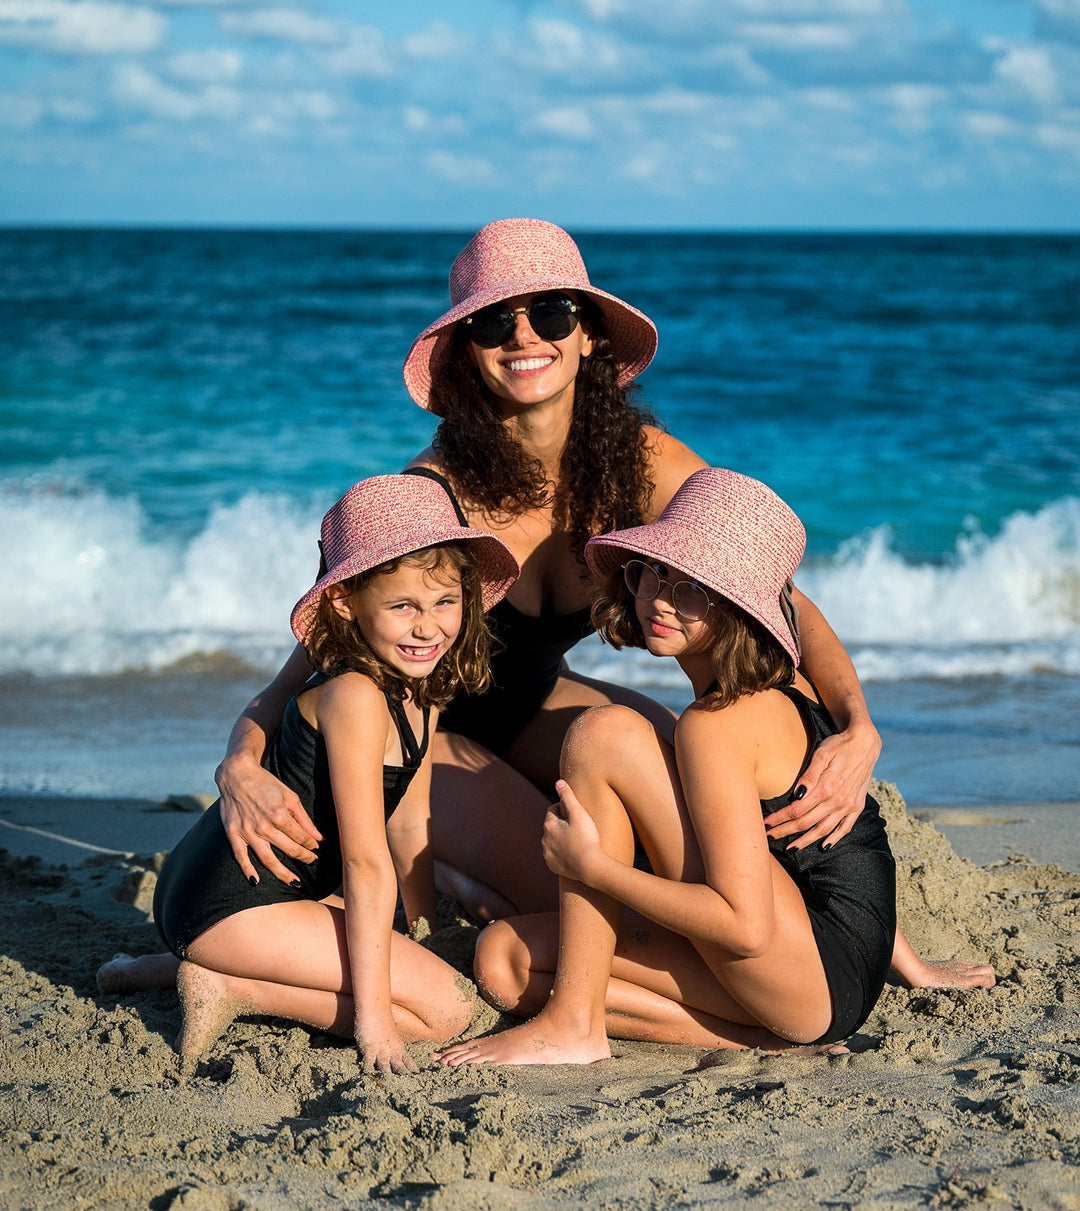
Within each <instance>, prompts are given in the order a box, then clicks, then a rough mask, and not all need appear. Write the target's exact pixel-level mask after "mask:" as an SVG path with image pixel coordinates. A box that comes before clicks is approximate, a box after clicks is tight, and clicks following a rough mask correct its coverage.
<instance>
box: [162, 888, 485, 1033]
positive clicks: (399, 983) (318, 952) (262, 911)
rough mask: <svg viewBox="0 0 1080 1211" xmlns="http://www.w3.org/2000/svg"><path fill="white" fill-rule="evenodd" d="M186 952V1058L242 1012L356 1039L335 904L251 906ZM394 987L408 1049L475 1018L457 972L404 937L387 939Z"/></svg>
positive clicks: (341, 919)
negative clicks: (303, 1024)
mask: <svg viewBox="0 0 1080 1211" xmlns="http://www.w3.org/2000/svg"><path fill="white" fill-rule="evenodd" d="M188 955H189V959H190V962H185V963H183V964H182V965H181V967H180V972H179V981H178V983H179V989H180V999H181V1008H182V1011H183V1019H184V1021H183V1027H182V1029H181V1032H180V1037H179V1039H178V1047H179V1049H180V1050H181V1052H182V1053H183V1054H186V1055H191V1054H198V1053H199V1052H200V1051H202V1050H205V1048H206V1047H208V1046H209V1045H210V1043H212V1042H213V1040H214V1039H215V1038H216V1037H217V1036H218V1035H219V1034H220V1033H221V1031H222V1030H223V1029H224V1028H225V1026H227V1025H228V1023H229V1022H230V1021H232V1019H233V1018H234V1017H236V1016H237V1015H238V1014H241V1013H259V1014H267V1015H270V1016H274V1017H284V1018H289V1019H291V1020H293V1021H298V1022H304V1023H305V1024H307V1025H310V1026H315V1027H316V1028H318V1029H320V1030H327V1031H330V1032H333V1033H338V1034H345V1035H349V1034H351V1032H352V1022H353V1003H352V986H351V980H350V973H349V961H348V951H347V947H346V940H345V916H344V913H343V912H342V910H341V909H340V908H338V907H336V906H334V905H332V904H318V903H314V902H303V903H294V904H275V905H266V906H262V907H259V908H251V909H247V910H246V911H244V912H240V913H237V914H235V915H234V916H232V917H228V918H226V920H224V921H220V922H219V923H218V924H217V925H214V926H212V927H211V928H210V929H208V930H206V932H205V933H203V934H201V935H200V936H199V937H198V938H196V939H195V941H194V942H193V943H192V944H191V946H190V947H189V949H188ZM390 990H391V998H392V1005H391V1009H392V1012H393V1015H394V1021H395V1022H396V1024H397V1027H398V1030H399V1031H400V1033H401V1037H402V1038H403V1039H404V1041H405V1042H417V1041H419V1040H421V1039H425V1040H426V1039H440V1038H451V1037H453V1035H455V1034H459V1033H460V1032H461V1031H462V1030H464V1029H465V1027H466V1026H467V1025H468V1023H469V1020H470V1018H471V1016H472V998H471V997H470V996H469V995H468V994H467V993H466V992H465V991H464V990H463V988H462V986H461V981H460V980H459V977H458V975H457V973H456V972H455V971H454V969H453V968H452V967H450V966H449V965H448V964H447V963H444V962H443V960H442V959H440V958H438V957H437V956H436V955H434V954H432V953H431V952H430V951H428V950H425V949H424V947H422V946H419V945H417V944H416V943H415V942H413V941H412V940H411V939H409V938H406V937H404V936H403V935H402V934H398V933H394V934H392V935H391V948H390Z"/></svg>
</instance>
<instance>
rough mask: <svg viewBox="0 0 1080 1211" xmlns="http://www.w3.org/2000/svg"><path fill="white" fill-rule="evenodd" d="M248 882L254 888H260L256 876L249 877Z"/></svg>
mask: <svg viewBox="0 0 1080 1211" xmlns="http://www.w3.org/2000/svg"><path fill="white" fill-rule="evenodd" d="M248 882H249V883H250V884H251V886H252V887H258V886H259V880H258V879H256V878H255V876H254V875H248Z"/></svg>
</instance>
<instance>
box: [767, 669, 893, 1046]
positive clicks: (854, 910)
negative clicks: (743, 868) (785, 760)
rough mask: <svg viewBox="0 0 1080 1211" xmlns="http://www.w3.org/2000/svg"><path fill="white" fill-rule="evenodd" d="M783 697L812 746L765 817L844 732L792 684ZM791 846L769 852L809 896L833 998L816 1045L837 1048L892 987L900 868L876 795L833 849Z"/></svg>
mask: <svg viewBox="0 0 1080 1211" xmlns="http://www.w3.org/2000/svg"><path fill="white" fill-rule="evenodd" d="M782 692H783V693H784V694H786V695H787V696H788V698H790V699H791V701H792V702H793V703H794V704H795V706H796V707H797V708H798V711H799V714H800V715H801V716H802V720H803V725H804V726H805V728H806V732H807V736H808V737H809V739H810V748H809V751H808V753H807V755H806V761H805V762H804V763H803V767H802V769H801V770H800V771H799V777H798V778H796V780H795V782H794V783H793V784H792V787H791V790H789V791H788V792H787V793H786V794H783V795H777V796H776V798H774V799H762V801H761V814H762V815H763V816H768V815H771V814H772V813H773V812H775V811H779V810H780V808H782V807H787V806H788V804H789V803H791V801H792V799H793V798H794V791H795V788H796V787H797V786H798V784H799V779H800V778H801V777H802V776H803V773H804V772H805V771H806V767H807V766H808V765H809V764H810V758H811V757H812V756H813V755H814V753H815V752H816V750H817V748H818V746H819V745H820V744H821V742H822V741H823V740H824V739H825V738H826V737H828V736H835V735H836V733H837V731H838V729H837V727H836V724H835V723H833V721H832V717H831V716H830V715H829V712H828V711H827V710H826V709H825V707H824V706H822V705H821V703H819V702H815V701H813V699H811V698H807V697H806V695H805V694H802V693H800V692H799V691H798V690H797V689H795V688H794V687H792V686H786V687H783V688H782ZM792 840H793V838H791V837H782V838H778V839H776V838H772V837H770V838H769V852H770V853H771V854H772V856H773V857H774V858H775V859H776V860H777V862H779V863H780V865H781V866H782V867H783V868H784V870H786V871H787V873H788V874H789V875H790V876H791V878H792V881H793V882H794V883H795V885H796V887H798V889H799V891H800V893H801V894H802V898H803V901H804V903H805V904H806V911H807V914H808V916H809V917H810V926H811V928H812V929H813V931H814V940H815V941H816V942H817V948H818V953H819V954H820V955H821V963H822V966H823V967H824V968H825V979H826V981H827V983H828V985H829V994H830V996H831V997H832V1007H833V1016H832V1021H831V1022H830V1024H829V1029H828V1030H827V1031H826V1032H825V1033H824V1034H823V1035H822V1036H821V1038H820V1039H816V1040H814V1041H815V1042H817V1043H835V1042H837V1041H838V1040H839V1039H844V1038H847V1037H848V1036H849V1035H851V1034H854V1032H855V1031H856V1030H858V1029H859V1027H860V1026H861V1025H862V1024H863V1022H865V1021H866V1019H867V1017H869V1015H870V1011H871V1010H872V1009H873V1008H874V1005H875V1003H876V1002H877V999H878V997H879V996H880V995H881V990H882V988H883V987H884V986H885V978H886V976H887V975H888V974H889V965H890V963H891V961H892V949H893V939H894V937H895V934H896V864H895V862H894V861H893V856H892V852H891V851H890V849H889V842H888V840H887V838H886V836H885V822H884V821H883V820H882V818H881V811H880V808H879V807H878V803H877V800H876V799H874V798H873V797H872V796H871V795H867V796H866V806H865V808H864V809H863V811H862V813H861V815H860V816H859V818H858V820H856V822H855V826H854V827H853V828H852V830H851V832H849V833H848V834H847V836H846V837H843V838H842V839H841V840H839V841H837V842H836V843H835V844H834V845H833V846H832V847H831V848H830V849H822V848H821V845H820V843H819V844H816V845H808V846H807V847H806V849H787V848H786V847H787V846H789V845H790V844H791V842H792Z"/></svg>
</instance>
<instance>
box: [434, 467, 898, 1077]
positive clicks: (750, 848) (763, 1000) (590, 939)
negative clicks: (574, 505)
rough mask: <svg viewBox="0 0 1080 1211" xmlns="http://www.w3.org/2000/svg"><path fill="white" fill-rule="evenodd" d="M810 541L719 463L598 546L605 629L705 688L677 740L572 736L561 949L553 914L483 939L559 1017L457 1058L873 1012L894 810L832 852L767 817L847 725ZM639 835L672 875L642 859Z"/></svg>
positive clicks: (789, 1026)
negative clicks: (798, 571) (808, 601)
mask: <svg viewBox="0 0 1080 1211" xmlns="http://www.w3.org/2000/svg"><path fill="white" fill-rule="evenodd" d="M804 545H805V534H804V531H803V528H802V525H801V524H800V523H799V520H798V518H797V517H796V516H795V515H794V513H792V512H791V510H790V509H789V508H788V507H787V505H785V504H784V503H783V501H781V500H780V499H779V497H777V496H776V495H775V494H774V493H773V492H771V491H770V490H769V489H768V488H767V487H765V485H764V484H761V483H759V482H758V481H756V480H752V479H747V478H745V477H743V476H740V475H737V474H735V473H734V472H732V471H725V470H720V469H716V468H707V469H705V470H701V471H698V472H696V473H695V474H694V475H692V476H691V477H690V478H689V479H688V480H687V481H686V483H685V484H684V485H683V487H682V488H681V489H680V490H679V491H678V492H677V493H676V495H675V497H674V498H673V500H672V501H671V503H670V504H669V505H668V506H667V508H666V509H665V510H664V512H663V513H662V515H661V516H660V519H659V520H658V521H657V522H655V523H653V524H652V525H646V526H638V527H635V528H633V529H629V530H622V531H619V532H616V533H613V534H610V535H607V536H605V537H602V538H595V539H593V540H592V541H590V543H589V545H588V547H587V548H586V557H587V559H588V562H589V566H590V567H591V568H592V570H593V571H594V573H596V574H597V575H598V576H599V577H602V578H604V586H603V588H602V590H601V593H600V596H599V598H598V600H597V602H596V604H595V606H594V608H593V618H594V620H595V621H596V623H597V626H598V629H599V630H600V633H601V634H602V635H603V636H604V637H605V638H606V639H607V640H609V641H610V642H611V643H612V644H614V645H615V646H616V647H621V646H622V645H624V644H630V645H634V646H644V647H646V648H648V650H649V651H650V652H651V653H652V654H653V655H656V656H673V657H674V658H675V659H676V660H677V661H678V663H679V664H680V666H681V667H682V669H683V671H684V672H685V673H686V675H687V677H688V678H689V679H690V682H691V685H692V686H693V690H694V695H695V701H694V702H693V703H692V704H691V705H690V706H689V707H688V708H687V709H686V711H685V712H684V713H683V715H682V716H681V718H680V719H679V721H678V724H677V725H676V728H675V737H674V743H673V744H671V743H669V742H668V741H667V739H666V738H665V737H664V736H663V735H661V734H660V733H659V732H658V731H657V730H656V729H655V728H654V727H652V726H651V725H650V724H649V723H648V722H647V721H646V720H645V719H644V718H643V717H642V716H640V715H636V714H635V713H634V712H632V711H630V710H628V709H626V708H624V707H619V706H611V707H602V708H599V709H598V710H595V711H590V712H588V713H587V714H585V715H583V716H582V717H581V718H579V719H578V720H577V721H576V722H575V724H574V725H573V727H572V728H571V729H570V733H569V736H568V738H567V742H566V747H565V749H564V752H563V771H564V775H565V781H562V782H560V783H559V793H560V798H561V810H560V809H559V807H558V805H556V806H555V807H553V808H552V810H551V811H550V812H549V814H548V817H547V820H546V822H545V825H544V856H545V859H546V860H547V863H548V865H549V866H550V867H551V869H552V870H553V871H554V872H555V873H556V874H557V875H558V876H559V878H560V900H559V908H560V912H559V922H558V946H557V948H556V945H555V930H553V929H552V927H551V923H550V918H549V917H545V916H531V917H522V918H518V919H511V920H504V921H500V922H497V923H495V924H494V925H490V926H488V928H487V929H486V930H485V931H484V933H483V935H482V936H481V939H480V944H479V946H478V948H477V959H476V964H477V978H478V981H479V983H480V987H481V989H482V990H483V991H484V994H485V996H486V997H488V998H489V999H490V1000H491V1001H492V1002H493V1003H494V1004H495V1005H497V1006H498V1007H499V1008H501V1009H506V1010H510V1011H512V1012H517V1013H535V1012H537V1011H538V1010H539V1014H538V1016H537V1017H535V1018H534V1019H533V1020H532V1021H530V1022H528V1023H526V1024H525V1025H523V1026H518V1027H515V1028H514V1029H512V1030H509V1031H506V1032H504V1033H502V1034H498V1035H494V1036H491V1037H489V1038H485V1039H477V1040H472V1041H470V1042H466V1043H460V1044H457V1045H455V1046H453V1047H450V1048H449V1049H447V1050H445V1051H443V1052H442V1053H441V1056H440V1058H441V1060H442V1062H443V1063H444V1064H450V1065H456V1064H462V1063H468V1064H472V1063H480V1062H487V1061H490V1062H493V1063H587V1062H590V1061H593V1060H598V1059H603V1058H605V1057H607V1056H609V1055H610V1054H611V1053H610V1049H609V1046H608V1035H609V1034H610V1035H614V1036H619V1037H623V1038H635V1039H649V1040H654V1041H659V1042H678V1043H690V1044H696V1045H698V1046H703V1047H748V1046H765V1047H777V1046H790V1045H793V1044H814V1045H816V1046H819V1047H821V1046H826V1045H828V1044H831V1043H834V1042H836V1041H837V1040H840V1039H843V1038H845V1037H846V1036H847V1035H850V1034H851V1033H852V1032H853V1031H855V1030H857V1029H858V1028H859V1026H860V1025H861V1024H862V1023H863V1022H864V1021H865V1019H866V1017H867V1015H868V1014H869V1013H870V1011H871V1009H872V1008H873V1006H874V1002H875V1001H876V1000H877V997H878V994H879V993H880V991H881V988H882V986H883V984H884V981H885V977H886V974H887V972H888V970H889V960H890V956H891V954H892V949H893V936H894V932H895V927H896V914H895V869H894V863H893V859H892V855H891V853H890V852H889V846H888V843H887V841H886V838H885V828H884V825H883V823H882V820H881V818H880V815H879V813H878V807H877V804H876V803H875V802H874V800H873V799H871V798H869V797H868V798H867V801H866V805H865V808H864V810H863V811H862V813H861V814H860V815H859V818H858V820H857V821H856V823H855V826H854V828H852V829H851V831H850V832H849V833H848V834H847V836H845V837H844V838H842V839H840V840H838V841H836V842H835V843H834V844H832V845H831V846H829V847H827V848H826V847H819V846H814V847H810V848H806V849H802V850H796V849H792V848H785V847H784V845H783V843H778V842H776V841H773V840H771V839H770V838H769V837H768V835H767V833H766V828H765V824H764V818H765V817H767V816H768V815H770V814H771V813H772V812H774V811H776V810H777V809H778V808H779V807H781V806H783V805H784V804H786V803H788V802H789V801H790V800H791V798H792V797H793V796H794V795H795V794H796V793H797V787H798V786H799V785H800V780H801V779H802V776H803V773H804V771H805V769H806V767H807V764H808V762H809V761H810V760H811V758H812V756H813V754H814V751H815V750H816V749H817V747H818V746H819V745H820V744H821V743H822V742H823V741H824V740H825V738H826V737H828V736H830V735H833V734H834V733H835V730H836V727H835V724H834V723H833V722H832V720H831V718H830V717H829V714H828V712H827V711H826V710H825V708H824V707H823V706H822V705H821V703H820V702H819V700H818V698H817V695H816V693H815V692H814V689H813V687H812V685H811V684H810V682H809V681H807V680H806V678H805V677H803V676H802V675H801V674H800V673H799V672H798V670H797V666H798V663H799V647H798V639H797V634H796V631H795V621H794V616H793V614H792V612H791V610H790V606H789V603H788V602H787V601H786V600H785V594H784V586H785V583H786V582H787V580H788V579H789V577H791V575H792V574H793V573H794V571H795V568H796V567H797V565H798V563H799V560H800V558H801V557H802V552H803V548H804ZM635 841H638V842H640V844H641V846H642V847H643V848H644V851H645V854H646V855H647V857H648V860H649V865H650V867H651V870H642V869H637V868H636V867H635V864H634V851H635ZM624 906H626V908H627V909H629V910H630V911H629V912H624ZM605 1015H606V1029H605Z"/></svg>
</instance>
